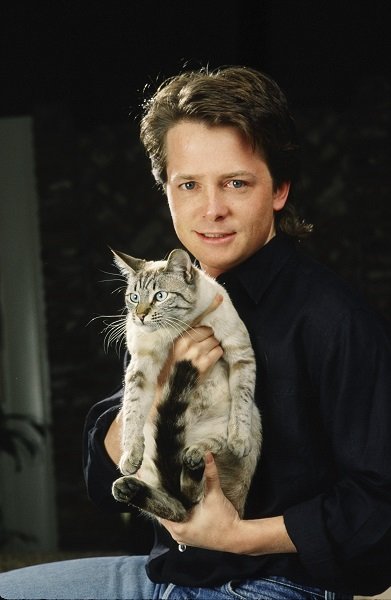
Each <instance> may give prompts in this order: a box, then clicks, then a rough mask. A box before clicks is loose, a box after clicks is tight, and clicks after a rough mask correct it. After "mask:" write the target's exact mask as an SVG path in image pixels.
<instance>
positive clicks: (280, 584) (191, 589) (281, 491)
mask: <svg viewBox="0 0 391 600" xmlns="http://www.w3.org/2000/svg"><path fill="white" fill-rule="evenodd" d="M141 139H142V142H143V144H144V146H145V148H146V151H147V153H148V155H149V157H150V159H151V162H152V168H153V173H154V175H155V178H156V180H157V181H158V182H159V183H161V185H162V186H163V188H164V190H165V193H166V195H167V198H168V202H169V206H170V211H171V214H172V218H173V223H174V227H175V230H176V233H177V235H178V238H179V240H180V241H181V242H182V244H183V245H184V246H185V247H186V248H187V249H188V250H189V251H190V252H191V253H192V254H193V255H194V257H195V258H196V259H197V260H198V262H199V264H200V266H201V267H202V268H203V269H204V270H205V271H206V272H208V273H209V274H210V275H212V276H213V277H217V278H218V280H219V281H220V282H221V283H223V284H224V285H225V286H226V288H227V290H228V292H229V294H230V295H231V297H232V300H233V302H234V304H235V306H236V308H237V310H238V312H239V314H240V316H241V317H242V319H243V321H244V322H245V324H246V325H247V328H248V330H249V333H250V336H251V339H252V343H253V346H254V350H255V353H256V357H257V389H256V401H257V403H258V405H259V407H260V410H261V413H262V419H263V431H264V443H263V450H262V456H261V460H260V462H259V465H258V468H257V471H256V474H255V476H254V481H253V485H252V488H251V490H250V494H249V497H248V503H247V508H246V513H245V518H244V519H243V520H241V519H240V518H239V516H238V515H237V513H236V511H235V510H234V509H233V507H232V505H231V504H230V503H229V502H228V500H227V499H226V498H225V497H224V495H223V494H222V491H221V488H220V485H219V479H218V473H217V470H216V467H215V464H214V461H213V456H212V455H211V454H208V455H207V456H206V470H205V475H206V482H207V494H206V497H205V500H204V501H202V502H201V503H200V504H199V505H197V506H196V507H195V508H194V509H193V511H192V513H191V515H190V518H189V520H188V521H186V522H185V523H180V524H178V523H171V522H168V521H162V524H161V526H157V527H156V543H155V545H154V548H153V550H152V552H151V555H150V557H149V558H147V557H122V558H120V559H116V558H111V559H110V558H109V559H100V562H99V563H98V562H97V560H96V559H91V560H85V561H77V563H76V564H73V565H68V567H64V566H63V567H62V568H61V566H57V567H53V566H52V567H50V566H49V567H46V570H45V573H46V575H49V576H52V577H56V581H57V586H58V585H59V583H58V582H59V581H60V580H62V581H67V578H68V581H69V579H72V586H73V587H72V590H73V593H76V590H77V593H78V594H79V595H78V596H77V595H75V596H72V595H71V594H70V593H69V584H68V589H67V590H66V591H67V592H68V595H67V594H65V595H64V597H68V598H70V597H78V598H81V597H94V598H95V597H105V598H113V597H116V598H150V597H154V598H186V599H188V598H203V599H206V598H216V599H217V598H230V597H242V598H265V599H268V600H269V599H272V598H284V599H289V598H297V599H301V598H303V599H304V598H334V599H343V598H352V595H353V594H354V593H355V594H357V593H361V594H375V593H379V592H381V591H382V590H383V589H385V588H386V587H387V586H388V585H389V584H390V576H389V567H390V564H391V485H390V482H391V460H390V457H391V436H390V435H389V431H390V430H391V429H390V427H391V405H390V391H391V347H390V340H389V339H388V338H387V336H386V334H385V331H384V328H383V326H382V323H381V322H380V319H379V317H377V316H376V315H374V314H373V312H372V311H371V310H370V309H369V307H367V306H366V305H365V304H364V303H363V301H362V300H361V299H360V298H358V297H357V296H356V295H355V294H354V293H353V292H352V291H351V290H350V289H349V288H348V287H347V286H346V285H345V284H344V283H342V282H340V281H339V280H338V279H337V278H336V277H335V276H334V275H333V274H332V273H330V272H329V271H328V270H327V269H325V268H324V267H322V266H321V265H319V264H317V263H316V262H314V261H313V260H311V259H310V258H308V257H306V256H305V255H304V254H302V253H301V251H300V249H299V248H298V247H297V245H296V244H295V243H294V241H293V240H294V237H295V236H296V237H300V236H301V235H304V234H306V233H308V231H309V227H308V226H307V225H306V224H305V223H303V222H301V221H300V220H299V219H298V218H297V216H296V214H295V211H294V210H293V208H292V207H291V206H290V205H289V203H288V199H289V195H290V193H291V188H292V186H293V185H294V183H295V180H296V176H297V151H298V148H297V144H296V141H295V134H294V127H293V123H292V119H291V117H290V114H289V111H288V107H287V104H286V100H285V97H284V95H283V94H282V92H281V90H280V89H279V88H278V86H277V85H276V84H275V83H274V82H273V81H272V80H270V78H268V77H266V76H265V75H263V74H261V73H257V72H256V71H253V70H251V69H245V68H234V67H232V68H227V69H221V70H218V71H216V72H208V71H206V70H202V71H200V72H193V73H187V74H182V75H180V76H178V77H175V78H172V79H171V80H169V81H167V82H165V83H164V84H163V85H162V86H161V88H160V89H159V90H158V91H157V93H156V94H155V95H154V96H153V97H152V99H151V100H150V101H149V103H147V105H146V107H145V113H144V116H143V119H142V122H141ZM221 355H222V350H221V348H220V346H219V344H218V341H217V340H216V339H215V338H214V337H213V332H212V331H211V330H209V329H208V328H199V329H198V330H197V337H196V339H193V338H190V336H187V337H186V336H185V337H184V338H183V339H181V340H178V341H177V343H176V345H175V349H174V352H173V357H172V361H175V360H177V359H179V358H189V359H191V360H192V361H193V362H194V364H195V365H196V366H197V367H198V368H199V369H200V371H201V372H204V371H206V370H207V369H208V368H209V367H210V366H211V365H213V364H214V362H215V361H216V360H218V359H219V358H220V357H221ZM169 366H170V365H168V367H169ZM120 401H121V394H120V393H119V394H117V395H115V396H113V397H112V398H109V399H107V400H104V401H103V402H100V403H99V404H98V405H96V406H95V407H93V408H92V410H91V411H90V414H89V416H88V418H87V424H86V440H85V442H86V446H85V448H86V449H85V473H86V481H87V486H88V490H89V493H90V496H91V498H92V499H93V500H94V501H95V502H96V503H97V504H98V505H99V506H100V507H102V508H104V509H107V510H118V511H119V510H122V506H121V505H119V504H116V503H115V501H114V499H113V498H112V496H111V483H112V481H113V480H114V479H116V477H117V476H118V472H117V469H116V463H117V462H118V458H119V455H120V445H119V427H120V413H119V409H120ZM178 543H181V544H185V545H186V547H187V549H186V551H185V552H179V550H178ZM82 565H83V566H82ZM40 568H41V572H40V581H42V578H43V570H42V569H43V568H44V567H40ZM65 569H68V575H67V578H66V577H65V575H64V572H65ZM77 569H80V573H82V574H83V575H80V577H79V579H78V576H77ZM28 571H29V574H30V577H32V576H33V575H32V573H31V569H29V570H28ZM24 572H25V571H24ZM35 573H37V571H35ZM46 575H45V576H46ZM147 575H148V577H147ZM10 577H12V575H10ZM34 577H35V576H34ZM83 577H84V580H85V581H86V582H88V584H89V585H90V588H89V589H90V595H89V596H88V586H87V584H85V585H84V587H83ZM108 581H110V583H107V582H108ZM113 582H114V583H113ZM110 585H111V586H112V587H110ZM91 586H92V587H91ZM42 589H44V591H45V592H46V591H47V588H42V586H41V590H42ZM57 589H58V587H57ZM86 590H87V591H86ZM91 590H94V591H91ZM99 590H100V592H99ZM1 593H4V592H3V589H2V580H1V578H0V594H1ZM99 593H101V594H102V595H101V596H100V595H98V594H99ZM82 594H86V595H85V596H83V595H82ZM15 597H21V596H15ZM30 597H33V596H30ZM44 597H60V596H49V595H48V594H47V593H46V595H44Z"/></svg>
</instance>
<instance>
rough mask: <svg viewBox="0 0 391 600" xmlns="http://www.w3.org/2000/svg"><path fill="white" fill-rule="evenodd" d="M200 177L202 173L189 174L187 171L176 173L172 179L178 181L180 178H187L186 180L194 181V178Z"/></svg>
mask: <svg viewBox="0 0 391 600" xmlns="http://www.w3.org/2000/svg"><path fill="white" fill-rule="evenodd" d="M199 177H200V175H188V174H187V173H176V174H175V175H174V176H173V178H172V179H173V180H174V181H176V180H178V179H186V180H191V181H192V180H193V179H197V178H199Z"/></svg>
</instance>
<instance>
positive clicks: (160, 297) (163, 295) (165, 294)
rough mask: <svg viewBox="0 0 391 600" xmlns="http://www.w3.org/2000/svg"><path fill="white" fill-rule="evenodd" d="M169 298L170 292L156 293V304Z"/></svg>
mask: <svg viewBox="0 0 391 600" xmlns="http://www.w3.org/2000/svg"><path fill="white" fill-rule="evenodd" d="M167 297H168V292H156V294H155V300H156V302H163V301H164V300H166V299H167Z"/></svg>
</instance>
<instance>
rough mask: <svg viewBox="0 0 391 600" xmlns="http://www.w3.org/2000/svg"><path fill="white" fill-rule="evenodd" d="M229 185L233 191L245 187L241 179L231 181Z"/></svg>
mask: <svg viewBox="0 0 391 600" xmlns="http://www.w3.org/2000/svg"><path fill="white" fill-rule="evenodd" d="M230 185H231V186H232V187H233V188H235V189H240V188H243V187H245V186H246V182H245V181H243V179H232V181H230Z"/></svg>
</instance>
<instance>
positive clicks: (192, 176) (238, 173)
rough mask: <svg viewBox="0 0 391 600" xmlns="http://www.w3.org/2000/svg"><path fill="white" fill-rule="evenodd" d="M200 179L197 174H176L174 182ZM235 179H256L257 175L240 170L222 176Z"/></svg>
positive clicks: (222, 177) (173, 178) (221, 176)
mask: <svg viewBox="0 0 391 600" xmlns="http://www.w3.org/2000/svg"><path fill="white" fill-rule="evenodd" d="M200 177H202V175H196V174H190V173H176V174H175V175H174V176H173V177H172V180H173V181H177V180H178V179H181V180H186V181H193V180H196V179H199V178H200ZM234 177H255V174H254V173H252V172H251V171H244V170H239V171H232V172H230V173H223V174H222V175H220V178H221V179H230V178H231V179H232V178H234Z"/></svg>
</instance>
